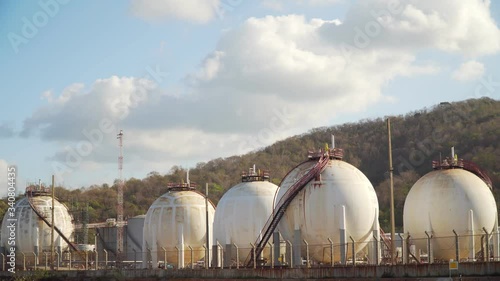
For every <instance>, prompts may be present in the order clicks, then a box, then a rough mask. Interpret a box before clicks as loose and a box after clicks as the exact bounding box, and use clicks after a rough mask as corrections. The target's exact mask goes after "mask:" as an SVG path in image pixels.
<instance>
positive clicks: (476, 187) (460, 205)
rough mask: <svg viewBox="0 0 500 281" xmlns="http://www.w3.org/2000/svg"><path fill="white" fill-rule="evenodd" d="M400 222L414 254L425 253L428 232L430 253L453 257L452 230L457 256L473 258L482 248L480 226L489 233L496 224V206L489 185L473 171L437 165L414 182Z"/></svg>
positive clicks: (432, 255)
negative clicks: (457, 250) (413, 246)
mask: <svg viewBox="0 0 500 281" xmlns="http://www.w3.org/2000/svg"><path fill="white" fill-rule="evenodd" d="M403 223H404V231H405V233H409V235H410V236H411V243H413V244H415V246H416V248H417V249H416V250H417V251H416V254H417V255H418V253H419V252H424V253H427V247H428V239H427V238H428V236H427V235H429V236H432V238H431V239H430V242H431V247H432V248H431V249H432V250H431V257H433V258H435V259H442V260H449V259H456V251H455V248H456V247H455V234H454V232H453V231H455V233H456V234H457V235H458V236H459V249H460V251H459V255H460V256H459V259H467V258H470V259H474V255H475V253H477V252H479V251H480V249H481V236H482V235H483V234H484V230H483V227H484V229H486V230H487V231H488V233H492V231H493V230H494V229H495V227H496V224H497V206H496V203H495V198H494V197H493V194H492V192H491V189H490V188H489V187H488V185H487V184H486V183H485V182H484V181H483V180H482V179H481V178H479V177H478V176H476V175H475V174H474V173H472V172H469V171H467V170H464V169H462V168H459V167H455V168H445V169H439V170H435V171H432V172H430V173H428V174H426V175H425V176H423V177H422V178H420V179H419V180H418V181H417V182H416V183H415V184H414V185H413V187H412V188H411V190H410V192H409V193H408V195H407V197H406V200H405V205H404V211H403ZM425 232H427V234H426V233H425ZM472 235H474V236H472ZM431 257H430V258H431Z"/></svg>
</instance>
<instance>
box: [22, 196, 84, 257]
mask: <svg viewBox="0 0 500 281" xmlns="http://www.w3.org/2000/svg"><path fill="white" fill-rule="evenodd" d="M38 193H40V194H42V193H47V194H48V192H46V190H36V189H32V188H27V189H26V197H27V199H28V203H29V205H30V207H31V209H32V210H33V212H35V214H36V215H37V216H38V217H39V218H40V219H41V220H42V221H43V222H45V224H46V225H47V226H49V227H52V224H51V223H50V222H49V221H48V220H47V218H46V215H45V214H43V213H42V212H41V211H40V210H38V208H37V207H36V206H35V204H34V203H33V196H34V195H36V194H38ZM54 230H55V231H56V232H57V234H59V236H60V237H61V238H62V239H63V240H64V241H65V242H66V243H67V244H68V246H70V247H71V248H72V249H73V251H75V252H77V253H79V254H81V252H80V251H79V250H78V248H76V247H75V245H74V244H73V243H71V242H70V241H69V239H68V238H67V237H66V236H65V235H64V234H63V233H62V231H61V230H60V229H59V228H58V227H57V226H55V225H54Z"/></svg>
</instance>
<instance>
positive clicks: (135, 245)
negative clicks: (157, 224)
mask: <svg viewBox="0 0 500 281" xmlns="http://www.w3.org/2000/svg"><path fill="white" fill-rule="evenodd" d="M145 219H146V215H138V216H135V217H132V218H129V219H128V220H127V226H126V230H127V232H126V233H127V239H126V241H127V243H126V245H127V260H134V259H137V260H140V261H142V257H143V256H142V240H143V239H142V236H143V233H144V220H145Z"/></svg>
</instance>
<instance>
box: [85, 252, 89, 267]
mask: <svg viewBox="0 0 500 281" xmlns="http://www.w3.org/2000/svg"><path fill="white" fill-rule="evenodd" d="M88 264H89V252H88V251H85V267H84V268H85V270H87V269H88Z"/></svg>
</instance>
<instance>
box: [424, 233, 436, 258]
mask: <svg viewBox="0 0 500 281" xmlns="http://www.w3.org/2000/svg"><path fill="white" fill-rule="evenodd" d="M424 232H425V235H426V236H427V262H428V263H429V264H431V263H434V255H433V253H432V250H433V249H432V245H431V238H432V237H433V235H429V233H428V232H427V230H426V231H424Z"/></svg>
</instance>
